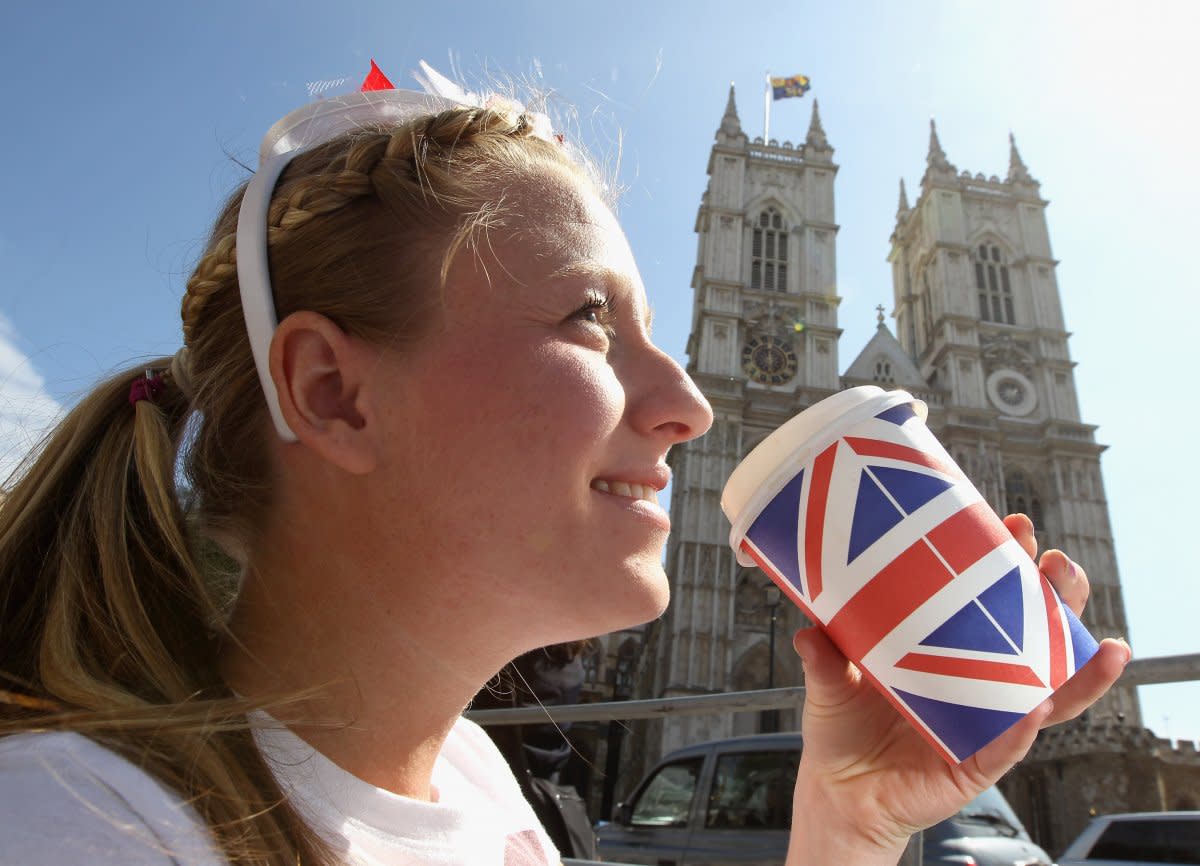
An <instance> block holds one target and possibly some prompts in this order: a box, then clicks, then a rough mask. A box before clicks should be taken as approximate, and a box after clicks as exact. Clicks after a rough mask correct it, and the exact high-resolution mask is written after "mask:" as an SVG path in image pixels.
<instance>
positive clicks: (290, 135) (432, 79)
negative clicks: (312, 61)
mask: <svg viewBox="0 0 1200 866" xmlns="http://www.w3.org/2000/svg"><path fill="white" fill-rule="evenodd" d="M421 71H422V72H423V73H424V74H423V75H416V76H415V77H416V78H417V80H418V81H419V82H420V83H421V85H422V86H423V87H424V88H425V89H426V91H427V92H425V93H418V92H416V91H412V90H368V91H361V92H358V93H349V94H346V95H344V96H335V97H331V98H328V99H322V100H320V101H318V102H313V103H310V104H308V105H305V106H304V107H302V108H298V109H296V110H295V111H293V112H292V113H291V114H288V115H287V116H286V117H284V118H283V119H282V120H279V121H278V122H277V123H275V125H274V126H272V127H271V128H270V130H268V131H267V134H266V137H264V138H263V141H262V146H261V147H260V148H259V152H258V171H256V172H255V173H254V176H253V177H252V178H250V182H249V184H247V186H246V192H245V193H244V194H243V196H242V204H241V207H240V208H239V209H238V223H237V276H238V287H239V289H240V291H241V296H242V314H243V315H244V316H245V319H246V333H247V335H248V336H249V339H250V349H251V351H252V352H253V353H254V365H255V367H257V368H258V379H259V381H260V382H261V383H262V389H263V395H264V396H265V397H266V400H267V409H268V410H270V413H271V420H272V421H274V422H275V429H276V431H277V432H278V433H279V438H280V439H282V440H283V441H284V442H295V441H296V434H295V433H293V432H292V429H291V428H290V427H289V426H288V424H287V421H285V420H284V418H283V413H282V412H281V411H280V409H279V394H278V392H277V391H276V390H275V382H274V381H273V380H272V379H271V365H270V353H271V338H272V337H273V336H274V334H275V328H276V327H277V326H278V325H279V320H278V318H277V316H276V314H275V301H274V296H273V295H272V292H271V271H270V267H269V265H268V260H267V210H268V208H269V207H270V205H271V194H272V193H273V192H274V190H275V184H276V182H277V181H278V180H279V176H280V175H281V174H282V173H283V170H284V169H285V168H286V167H287V165H288V163H289V162H291V161H292V160H293V159H295V158H296V157H297V156H299V155H300V154H302V153H304V152H305V151H307V150H311V149H312V148H314V147H317V146H318V145H321V144H324V143H325V142H327V141H330V140H332V139H334V138H336V137H337V136H339V135H343V134H345V133H348V132H353V131H355V130H358V129H363V128H370V127H378V126H381V125H384V126H386V125H398V124H401V123H404V122H407V121H409V120H412V119H413V118H416V117H422V116H427V115H431V114H437V113H438V112H441V111H445V110H447V109H449V108H455V107H462V106H473V107H476V108H483V107H492V106H495V107H503V108H505V109H508V110H511V111H515V112H517V113H522V112H524V108H523V107H522V106H521V105H520V104H519V103H516V102H513V101H512V100H507V99H504V98H501V97H490V98H488V99H487V100H484V99H483V98H481V97H479V96H477V95H476V94H473V93H468V92H466V91H464V90H463V89H462V88H461V87H459V86H458V85H457V84H455V83H454V82H452V81H450V80H449V79H448V78H446V77H444V76H442V75H440V74H439V73H438V72H436V71H435V70H434V69H433V68H432V67H430V66H429V65H428V64H427V63H425V61H421ZM524 113H527V114H528V116H529V117H530V119H531V121H532V123H533V131H534V134H535V135H537V136H539V137H541V138H545V139H547V140H554V136H553V134H552V132H551V129H550V121H549V119H548V118H547V117H546V116H545V115H544V114H533V113H528V112H524Z"/></svg>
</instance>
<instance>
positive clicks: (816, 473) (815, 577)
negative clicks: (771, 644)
mask: <svg viewBox="0 0 1200 866" xmlns="http://www.w3.org/2000/svg"><path fill="white" fill-rule="evenodd" d="M836 454H837V443H836V442H835V443H834V444H833V445H830V446H829V447H828V448H826V449H825V450H824V451H822V452H821V453H820V454H819V455H818V456H817V459H816V460H814V461H813V470H812V479H811V480H810V481H809V488H808V489H809V493H808V514H807V516H806V517H805V521H804V580H805V583H807V584H808V596H809V598H810V599H811V600H813V601H816V600H817V596H819V595H820V594H821V551H822V543H821V542H822V539H824V538H825V505H826V502H827V500H828V499H829V479H830V478H832V477H833V462H834V458H835V456H836Z"/></svg>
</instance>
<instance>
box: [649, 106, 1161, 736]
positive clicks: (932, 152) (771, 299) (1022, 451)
mask: <svg viewBox="0 0 1200 866" xmlns="http://www.w3.org/2000/svg"><path fill="white" fill-rule="evenodd" d="M837 170H838V167H837V165H835V164H834V162H833V148H832V147H831V146H830V144H829V142H828V140H827V138H826V136H825V132H824V130H823V129H822V126H821V121H820V115H819V111H818V106H817V103H816V102H815V101H814V103H813V109H812V119H811V122H810V125H809V129H808V133H807V135H806V137H805V140H804V141H803V142H802V143H799V144H796V145H793V144H792V143H791V142H786V141H785V142H783V143H779V142H777V141H775V140H771V141H768V142H764V141H763V140H762V139H755V140H753V141H751V140H750V139H749V138H748V137H747V135H746V134H745V133H744V132H743V130H742V127H741V123H740V121H739V119H738V114H737V107H736V104H735V101H734V91H733V88H732V87H731V88H730V91H729V101H728V103H727V105H726V109H725V114H724V116H723V117H722V119H721V125H720V127H719V129H718V130H717V133H716V141H715V143H714V145H713V148H712V153H711V155H710V157H709V163H708V176H709V180H708V188H707V189H706V191H705V193H704V195H703V197H702V199H701V204H700V209H699V213H698V215H697V218H696V232H697V234H698V236H699V240H698V244H697V262H696V268H695V271H694V273H693V277H692V288H693V289H694V292H695V295H694V306H693V320H692V331H691V337H690V338H689V343H688V347H687V351H688V358H689V364H688V372H689V373H690V374H691V375H692V377H693V378H694V379H695V380H696V383H697V384H698V386H699V387H700V389H701V390H702V391H703V392H704V393H705V395H706V396H707V397H708V399H709V401H710V402H711V403H712V406H713V412H714V423H713V427H712V430H711V431H710V432H709V433H708V434H706V435H705V436H703V437H701V438H700V439H698V440H695V441H693V442H688V443H686V444H683V445H680V446H677V447H676V448H675V449H673V450H672V452H671V458H670V459H671V463H672V467H673V470H674V481H673V489H672V499H671V519H672V524H673V529H672V533H671V540H670V542H669V547H668V551H667V573H668V576H669V578H670V581H671V587H672V601H671V606H670V608H669V610H668V611H667V613H666V614H665V616H664V617H663V619H661V620H659V621H658V622H657V623H655V624H654V625H653V626H652V627H651V628H650V629H649V631H648V633H647V636H646V644H645V648H644V651H643V656H642V664H641V670H640V673H639V676H638V683H637V687H636V692H637V694H638V696H642V697H671V696H680V695H689V694H708V693H713V692H726V691H743V690H748V689H756V688H766V687H768V686H771V685H773V686H777V687H778V686H787V685H800V684H801V681H802V680H801V678H802V671H801V669H800V666H799V664H798V660H797V659H796V656H795V654H794V653H793V652H792V651H791V649H790V647H789V641H790V637H791V635H792V634H793V632H794V631H795V629H796V628H798V627H799V626H801V625H802V624H803V617H802V615H801V614H800V612H799V611H798V610H795V609H794V608H793V607H792V605H790V604H788V603H786V602H785V603H783V604H782V605H781V604H779V602H778V596H777V595H776V596H774V597H772V596H771V595H770V590H769V588H768V587H769V581H767V579H766V577H765V575H763V574H762V573H761V572H760V571H758V570H757V569H746V568H742V567H741V566H739V565H738V564H737V562H736V560H735V559H734V557H733V553H732V551H731V550H730V548H729V544H728V538H729V523H728V521H727V520H726V519H725V516H724V515H723V514H722V512H721V510H720V505H719V500H720V494H721V489H722V487H723V485H724V482H725V480H726V479H727V478H728V477H729V475H730V473H731V472H732V471H733V469H734V467H735V466H736V465H737V463H738V461H739V460H740V459H741V458H742V457H744V456H745V455H746V454H747V453H748V452H749V451H750V450H751V449H752V448H753V447H754V446H755V445H756V444H758V442H760V441H761V440H762V439H763V438H764V437H765V436H766V435H767V434H768V433H770V432H771V431H772V430H774V429H775V428H777V427H779V426H780V425H781V424H782V423H783V422H785V421H786V420H787V419H789V418H791V417H792V416H793V415H795V414H796V413H798V412H799V411H801V410H802V409H804V408H806V407H807V406H810V405H812V404H813V403H816V402H817V401H819V400H821V399H823V398H824V397H827V396H829V395H830V394H832V393H834V392H835V391H838V390H840V389H842V388H846V387H852V386H854V385H861V384H879V385H882V386H883V387H886V388H904V389H905V390H908V391H909V392H910V393H913V394H914V395H915V396H917V397H919V398H920V399H922V400H924V401H925V402H926V403H928V404H929V407H930V418H929V423H930V426H931V428H932V429H933V430H934V431H935V433H937V434H938V436H939V438H941V440H942V441H943V443H944V444H945V445H946V447H947V449H948V450H949V451H950V452H951V454H953V455H954V457H955V459H956V460H957V461H958V463H959V464H960V465H961V466H962V468H963V469H964V470H965V471H966V472H967V474H968V476H970V477H971V479H972V480H973V481H974V482H975V484H976V486H978V487H979V489H980V490H981V492H982V493H983V494H984V496H985V497H986V498H987V500H988V502H989V503H990V504H991V505H992V506H993V508H995V509H996V510H997V511H998V512H1000V513H1002V514H1004V513H1008V512H1015V511H1020V512H1024V513H1026V514H1029V515H1030V516H1031V517H1032V518H1033V520H1034V522H1035V524H1036V525H1037V527H1038V538H1039V542H1040V547H1041V548H1042V549H1043V550H1044V549H1048V548H1050V547H1061V548H1062V549H1064V550H1067V551H1069V552H1070V554H1071V555H1072V557H1074V558H1075V559H1076V560H1077V561H1079V562H1080V563H1082V564H1083V566H1084V567H1085V568H1086V569H1087V572H1088V576H1089V578H1090V580H1091V583H1092V599H1091V602H1090V604H1089V606H1088V609H1087V612H1086V613H1085V623H1086V625H1087V626H1088V627H1089V628H1090V629H1091V631H1092V632H1093V633H1094V634H1096V635H1097V636H1099V637H1108V636H1119V635H1121V636H1123V635H1127V634H1128V629H1127V626H1126V620H1125V612H1124V605H1123V602H1122V597H1121V588H1120V582H1119V578H1118V576H1117V567H1116V559H1115V555H1114V552H1113V540H1112V532H1111V529H1110V526H1109V519H1108V509H1107V505H1106V502H1105V498H1104V490H1103V484H1102V480H1101V475H1100V454H1101V452H1102V451H1103V446H1101V445H1099V444H1097V443H1096V441H1095V437H1094V431H1095V428H1094V427H1093V426H1090V425H1087V424H1085V423H1083V422H1082V420H1081V419H1080V414H1079V406H1078V401H1077V399H1076V394H1075V383H1074V375H1073V367H1074V362H1072V361H1071V359H1070V355H1069V352H1068V346H1067V338H1068V333H1067V331H1066V329H1065V324H1064V321H1063V314H1062V306H1061V303H1060V299H1059V294H1058V286H1057V281H1056V277H1055V267H1056V262H1055V260H1054V258H1053V257H1052V254H1051V250H1050V240H1049V233H1048V230H1047V225H1046V216H1045V208H1046V204H1047V202H1046V201H1045V200H1044V199H1042V198H1041V196H1040V194H1039V184H1038V182H1037V181H1036V180H1034V179H1033V178H1032V177H1031V176H1030V174H1029V171H1028V169H1027V168H1026V167H1025V164H1024V163H1023V162H1022V160H1021V157H1020V155H1019V154H1018V152H1017V149H1016V144H1015V143H1012V145H1011V151H1010V165H1009V171H1008V176H1007V177H1006V178H1005V179H1004V180H1001V179H999V178H998V177H995V176H993V177H991V178H985V177H984V176H983V175H982V174H978V175H974V176H972V175H970V174H968V173H966V172H963V173H961V174H960V173H959V172H958V170H957V169H956V168H955V167H954V166H953V165H951V164H950V162H949V161H948V160H947V158H946V154H945V153H944V152H943V150H942V148H941V145H940V143H939V141H938V138H937V132H936V129H931V133H930V146H929V155H928V159H927V168H926V171H925V174H924V176H923V177H922V179H921V185H920V192H919V195H918V197H917V200H916V202H915V203H914V204H913V205H911V206H910V204H909V202H908V197H907V193H906V191H905V189H904V186H903V182H902V183H901V190H900V204H899V209H898V212H897V215H896V229H895V232H894V234H893V236H892V249H891V254H890V256H889V260H890V261H891V263H892V268H893V284H894V303H895V308H894V312H893V314H894V317H895V321H896V331H897V334H898V339H897V337H896V336H893V334H892V332H891V331H890V330H889V329H888V327H887V326H886V324H885V323H884V319H883V308H882V307H880V308H879V309H880V322H879V327H878V329H877V332H876V335H875V336H874V338H872V340H870V341H869V343H868V344H867V346H866V347H864V348H863V349H862V350H861V352H860V353H859V354H858V355H857V357H856V358H855V360H854V361H853V362H852V363H851V364H850V365H849V367H848V368H847V370H846V373H845V374H844V375H839V367H838V337H839V335H840V333H841V332H840V330H839V329H838V322H837V308H838V303H839V300H840V299H839V298H838V296H837V294H836V285H837V279H836V277H837V267H836V255H835V238H836V235H837V231H838V226H837V224H836V222H835V216H834V179H835V177H836V175H837ZM794 715H795V714H794V713H792V712H788V713H784V714H782V717H780V715H779V714H770V713H764V714H760V715H759V716H755V715H752V714H744V713H743V714H734V715H728V714H727V715H712V716H685V717H682V718H677V719H672V720H670V721H668V722H665V723H656V724H654V725H652V726H651V729H650V730H649V731H648V732H647V734H646V741H645V743H644V748H643V749H641V751H643V752H648V753H649V754H650V755H656V754H661V753H663V752H666V751H669V750H670V749H673V748H676V747H678V746H681V745H684V744H687V743H693V742H699V741H702V740H706V739H712V738H716V737H726V736H732V735H736V734H743V733H752V732H755V731H758V730H770V729H773V728H774V727H775V726H776V725H782V726H783V727H784V728H794V727H796V726H798V722H799V720H798V719H796V718H794ZM1089 715H1090V717H1091V718H1092V719H1093V720H1094V721H1101V720H1103V721H1105V722H1106V723H1110V722H1111V723H1114V724H1119V725H1130V726H1140V724H1141V720H1140V711H1139V708H1138V703H1137V698H1136V692H1135V691H1134V689H1133V688H1121V689H1115V690H1114V691H1113V692H1112V693H1111V694H1110V695H1109V696H1108V697H1106V698H1105V699H1104V700H1103V701H1102V702H1101V703H1099V704H1098V705H1097V706H1096V707H1094V708H1093V709H1092V710H1090V711H1089Z"/></svg>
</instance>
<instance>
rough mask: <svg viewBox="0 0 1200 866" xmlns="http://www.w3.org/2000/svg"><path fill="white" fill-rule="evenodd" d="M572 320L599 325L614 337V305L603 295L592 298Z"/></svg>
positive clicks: (574, 314)
mask: <svg viewBox="0 0 1200 866" xmlns="http://www.w3.org/2000/svg"><path fill="white" fill-rule="evenodd" d="M572 318H574V319H579V320H580V321H584V322H587V323H588V324H591V325H597V326H599V327H601V328H603V329H604V331H605V333H606V334H608V336H610V337H611V336H612V332H613V328H612V319H613V305H612V301H611V300H610V299H609V298H608V297H605V296H602V295H593V296H590V297H589V298H588V299H587V301H586V302H585V303H584V304H583V305H582V306H581V307H580V308H579V309H578V310H576V311H575V312H574V313H573V314H572Z"/></svg>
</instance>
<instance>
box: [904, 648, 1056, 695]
mask: <svg viewBox="0 0 1200 866" xmlns="http://www.w3.org/2000/svg"><path fill="white" fill-rule="evenodd" d="M896 667H898V668H904V669H905V670H910V671H920V672H921V673H926V674H941V675H943V676H947V677H966V678H968V679H973V680H992V681H995V682H1002V683H1014V684H1016V685H1019V686H1037V687H1038V688H1043V689H1044V688H1045V687H1046V684H1045V683H1043V682H1042V681H1041V680H1040V679H1038V677H1037V674H1035V673H1034V672H1033V670H1032V669H1030V668H1029V667H1028V666H1027V665H1015V664H1010V663H1009V662H992V661H984V660H980V659H960V658H953V657H950V656H935V655H925V654H924V653H909V654H908V655H906V656H905V657H904V658H902V659H900V661H898V662H896Z"/></svg>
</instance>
